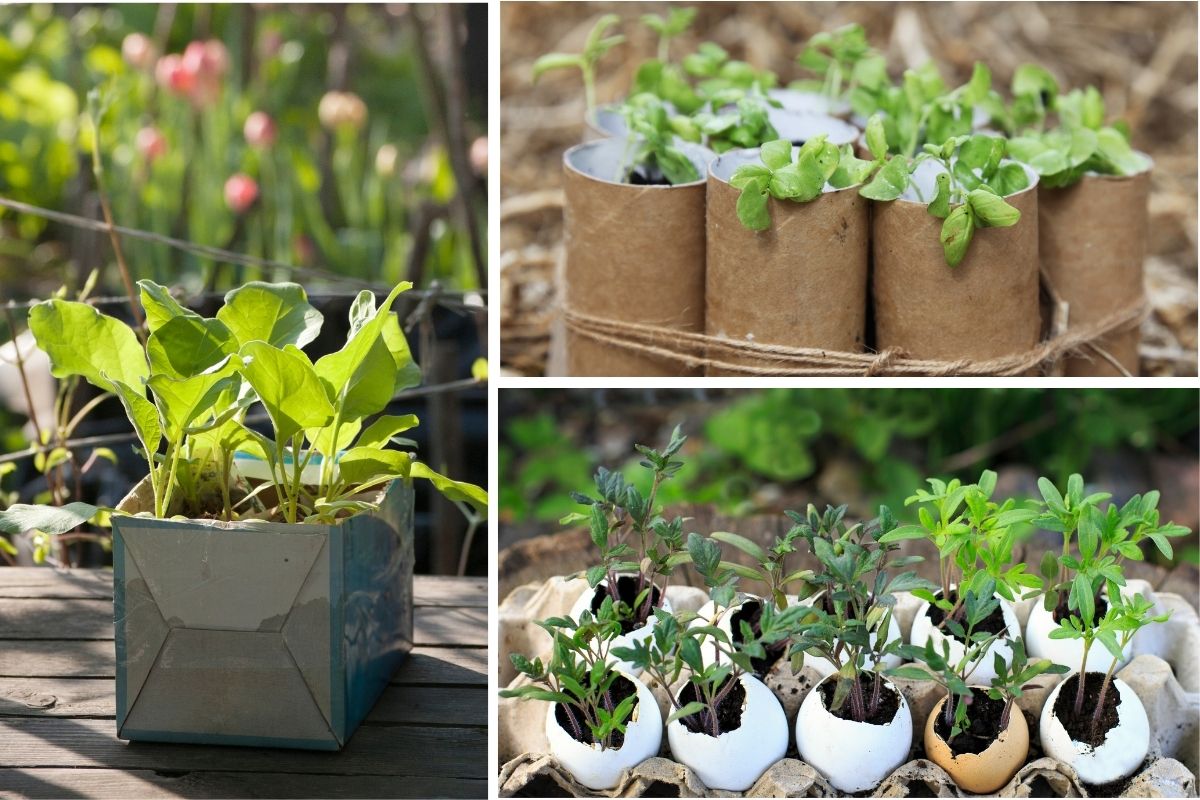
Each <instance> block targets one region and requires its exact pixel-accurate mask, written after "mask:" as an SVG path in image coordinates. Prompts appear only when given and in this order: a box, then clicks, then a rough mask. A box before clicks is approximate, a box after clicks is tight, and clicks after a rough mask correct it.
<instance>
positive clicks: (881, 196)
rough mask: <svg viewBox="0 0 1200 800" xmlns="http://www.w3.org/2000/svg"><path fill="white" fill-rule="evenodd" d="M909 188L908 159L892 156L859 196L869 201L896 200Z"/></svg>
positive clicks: (860, 191)
mask: <svg viewBox="0 0 1200 800" xmlns="http://www.w3.org/2000/svg"><path fill="white" fill-rule="evenodd" d="M906 188H908V159H906V158H905V157H904V156H892V157H891V159H889V160H888V162H887V163H886V164H884V165H883V167H882V168H881V169H880V170H879V171H878V172H876V173H875V177H874V178H872V179H871V182H870V183H868V184H867V185H866V186H864V187H863V188H862V189H860V190H859V192H858V193H859V194H860V195H862V196H863V197H866V198H867V199H869V200H881V201H887V200H895V199H896V198H898V197H899V196H900V195H902V194H904V190H905V189H906Z"/></svg>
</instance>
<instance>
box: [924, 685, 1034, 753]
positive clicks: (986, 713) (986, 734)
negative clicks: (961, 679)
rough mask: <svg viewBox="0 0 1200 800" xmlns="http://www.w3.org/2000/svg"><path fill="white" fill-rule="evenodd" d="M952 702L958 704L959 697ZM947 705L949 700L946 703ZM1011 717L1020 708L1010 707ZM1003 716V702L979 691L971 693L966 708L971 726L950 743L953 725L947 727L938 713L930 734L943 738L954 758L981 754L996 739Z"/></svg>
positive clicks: (975, 690) (944, 717)
mask: <svg viewBox="0 0 1200 800" xmlns="http://www.w3.org/2000/svg"><path fill="white" fill-rule="evenodd" d="M952 700H954V701H955V703H957V702H958V698H957V697H954V698H952ZM947 702H949V701H947ZM1011 713H1012V714H1020V713H1021V709H1019V708H1017V706H1016V704H1015V703H1014V704H1013V707H1012V712H1011ZM1003 715H1004V701H1003V700H993V699H992V698H990V697H988V696H987V694H985V693H984V692H982V691H981V690H979V689H972V690H971V700H970V704H969V705H968V706H967V717H968V719H969V720H970V724H969V725H968V726H967V729H966V730H964V731H962V732H961V733H959V734H958V736H955V737H954V739H953V740H951V738H950V729H951V728H952V727H953V724H950V725H947V724H946V715H945V714H943V713H941V712H939V713H938V715H937V719H936V720H935V721H934V723H933V731H934V733H936V734H937V735H938V736H940V737H942V741H944V742H945V743H946V744H947V745H948V746H949V747H950V752H952V753H953V754H954V755H956V756H960V755H962V754H963V753H982V752H983V751H984V750H987V749H988V748H989V747H991V746H992V744H993V743H994V742H995V741H996V739H997V738H999V736H1000V734H1001V732H1002V731H1001V730H1000V718H1001V717H1002V716H1003Z"/></svg>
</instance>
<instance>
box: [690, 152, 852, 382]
mask: <svg viewBox="0 0 1200 800" xmlns="http://www.w3.org/2000/svg"><path fill="white" fill-rule="evenodd" d="M758 159H759V155H758V150H757V149H752V150H735V151H732V152H729V153H725V154H724V155H722V156H721V157H719V158H717V159H716V160H715V161H713V163H712V165H711V166H710V167H709V173H708V210H707V214H708V255H707V260H708V264H707V268H706V270H705V271H706V273H707V278H706V287H707V288H706V291H705V304H706V308H707V313H706V323H705V329H706V332H707V333H708V335H710V336H723V337H728V338H731V339H744V340H749V341H755V342H759V343H761V344H779V345H786V346H789V347H820V348H827V349H829V350H836V351H840V352H847V351H850V352H862V350H863V336H864V327H865V317H866V307H867V252H868V247H867V245H868V236H869V234H870V223H869V221H868V207H869V202H868V201H867V199H866V198H864V197H860V196H859V194H858V187H857V186H856V187H852V188H849V189H841V190H830V189H828V187H827V191H826V192H825V193H824V194H822V195H821V196H820V197H818V198H816V199H814V200H812V201H811V202H808V203H793V202H791V201H787V200H782V201H780V200H776V199H774V198H771V199H769V200H768V209H769V211H770V214H771V227H770V228H769V229H768V230H765V231H752V230H749V229H748V228H746V227H745V226H743V225H742V223H741V222H740V221H739V220H738V218H737V200H738V196H739V195H740V194H741V192H740V191H739V190H737V189H735V188H733V187H732V186H730V185H729V178H730V177H732V175H733V173H734V171H735V170H736V169H737V168H738V167H739V166H741V165H742V164H746V163H757V162H758ZM721 358H722V360H729V361H734V362H736V363H739V364H749V365H753V366H766V365H768V364H769V363H770V362H769V361H763V360H759V359H755V358H751V357H746V356H737V355H730V354H727V353H724V352H722V354H721ZM708 374H709V375H725V374H737V373H727V372H722V371H717V370H713V369H711V368H710V369H709V372H708Z"/></svg>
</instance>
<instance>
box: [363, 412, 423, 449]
mask: <svg viewBox="0 0 1200 800" xmlns="http://www.w3.org/2000/svg"><path fill="white" fill-rule="evenodd" d="M418 424H419V422H418V420H417V415H416V414H402V415H400V416H390V415H389V416H382V417H380V418H379V419H377V420H375V421H374V422H372V423H371V424H370V425H368V426H367V429H366V430H365V431H363V432H362V435H361V436H359V437H358V446H359V447H384V446H386V445H387V443H388V441H389V440H390V439H391V438H392V437H393V436H395V435H396V434H398V433H403V432H404V431H407V430H411V429H412V428H415V427H417V425H418Z"/></svg>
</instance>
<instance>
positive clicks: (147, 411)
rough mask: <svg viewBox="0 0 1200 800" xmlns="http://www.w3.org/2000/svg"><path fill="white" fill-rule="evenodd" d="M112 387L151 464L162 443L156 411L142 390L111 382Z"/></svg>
mask: <svg viewBox="0 0 1200 800" xmlns="http://www.w3.org/2000/svg"><path fill="white" fill-rule="evenodd" d="M106 377H107V376H106ZM112 385H113V391H114V392H115V393H116V395H117V397H118V398H119V399H120V401H121V405H123V406H125V414H126V416H128V417H129V421H130V422H132V423H133V430H134V431H135V432H136V433H137V436H138V439H139V440H140V441H141V443H142V449H144V450H145V451H146V457H147V458H148V459H150V460H151V462H152V463H153V458H154V454H155V453H157V452H158V446H159V444H161V443H162V424H161V423H160V422H159V418H158V409H157V408H155V407H154V404H153V403H151V402H150V401H149V400H147V399H146V395H145V390H144V389H134V388H133V387H131V386H129V385H128V384H125V383H121V381H112Z"/></svg>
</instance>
